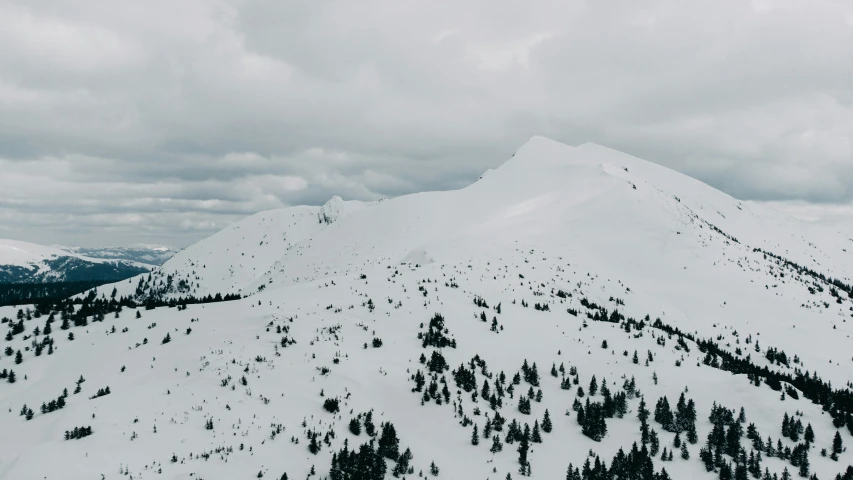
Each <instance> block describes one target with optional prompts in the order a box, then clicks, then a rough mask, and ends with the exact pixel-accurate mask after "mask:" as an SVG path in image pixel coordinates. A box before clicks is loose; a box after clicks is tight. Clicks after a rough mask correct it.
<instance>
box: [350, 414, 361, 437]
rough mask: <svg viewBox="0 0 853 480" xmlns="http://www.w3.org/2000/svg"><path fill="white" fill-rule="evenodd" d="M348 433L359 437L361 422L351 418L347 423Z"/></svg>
mask: <svg viewBox="0 0 853 480" xmlns="http://www.w3.org/2000/svg"><path fill="white" fill-rule="evenodd" d="M349 431H350V432H352V434H353V435H361V422H359V421H358V418H356V417H353V418H352V419H351V420H350V421H349Z"/></svg>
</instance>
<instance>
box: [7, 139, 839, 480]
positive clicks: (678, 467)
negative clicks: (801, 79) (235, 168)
mask: <svg viewBox="0 0 853 480" xmlns="http://www.w3.org/2000/svg"><path fill="white" fill-rule="evenodd" d="M851 271H853V241H851V240H850V239H849V238H847V237H846V236H843V235H838V234H837V233H836V232H834V231H831V230H824V229H821V228H820V227H816V226H813V225H809V226H808V227H806V226H805V225H804V224H802V223H800V222H798V221H796V220H793V219H791V218H788V217H786V216H785V215H783V214H780V213H778V212H776V211H774V210H770V209H768V208H765V207H762V206H761V205H756V204H753V203H750V202H743V201H739V200H737V199H734V198H732V197H730V196H728V195H726V194H723V193H721V192H719V191H717V190H715V189H713V188H711V187H709V186H708V185H705V184H703V183H701V182H698V181H696V180H694V179H691V178H689V177H686V176H684V175H682V174H679V173H677V172H674V171H671V170H668V169H666V168H663V167H660V166H658V165H655V164H653V163H649V162H646V161H643V160H640V159H637V158H634V157H631V156H629V155H625V154H622V153H620V152H616V151H613V150H610V149H607V148H604V147H601V146H598V145H591V144H587V145H582V146H579V147H569V146H566V145H562V144H559V143H557V142H553V141H551V140H548V139H545V138H541V137H534V138H533V139H531V140H530V141H529V142H527V143H526V144H525V145H524V146H522V147H521V148H520V149H519V150H518V151H517V152H516V153H515V155H513V157H512V158H511V159H510V160H509V161H507V162H506V163H505V164H504V165H502V166H501V167H499V168H497V169H495V170H493V171H490V172H488V173H487V174H485V175H483V176H482V177H481V178H480V179H479V180H478V181H477V182H475V183H474V184H472V185H470V186H468V187H466V188H464V189H461V190H457V191H448V192H427V193H419V194H415V195H408V196H403V197H398V198H394V199H390V200H385V201H382V202H376V203H370V204H366V203H361V202H344V201H342V200H341V199H339V198H335V199H332V200H331V201H330V202H329V203H328V204H326V205H324V206H323V207H295V208H288V209H283V210H274V211H269V212H262V213H259V214H257V215H254V216H252V217H249V218H247V219H245V220H243V221H241V222H238V223H236V224H234V225H232V226H231V227H229V228H227V229H225V230H223V231H222V232H219V233H218V234H216V235H214V236H212V237H210V238H208V239H206V240H203V241H201V242H199V243H198V244H196V245H193V246H191V247H188V248H186V249H184V250H182V251H181V252H179V253H177V254H176V255H175V256H174V257H173V258H171V259H170V260H168V261H167V262H165V263H164V264H163V265H162V266H160V267H157V268H156V269H154V270H153V271H152V272H151V273H150V274H148V273H146V274H143V275H140V276H139V277H136V278H131V279H127V280H124V281H121V282H118V283H116V284H114V285H108V286H102V287H99V288H98V289H96V290H93V291H91V292H89V293H88V294H87V295H81V296H79V297H78V298H77V299H76V302H77V303H76V304H74V307H73V308H69V306H68V304H62V305H57V306H55V307H54V308H53V309H45V308H42V309H41V310H34V311H31V312H27V311H20V312H18V311H17V310H16V309H13V308H3V307H0V317H4V316H5V317H8V320H4V324H5V325H7V326H8V327H9V334H8V335H7V337H6V338H7V340H6V342H5V343H4V348H5V347H6V346H8V348H5V350H4V352H5V354H3V355H0V372H2V371H3V370H2V369H8V370H9V372H6V373H5V377H4V381H5V382H6V383H0V415H2V416H3V417H2V425H4V426H5V427H6V428H5V432H7V434H6V435H4V436H3V437H0V480H3V479H28V478H33V479H35V478H38V479H43V478H48V479H59V478H63V479H64V478H81V479H82V478H103V479H111V478H135V479H142V478H170V479H186V480H189V479H194V480H195V479H207V480H210V479H220V478H222V479H232V478H247V479H248V478H271V479H276V480H278V479H281V478H292V479H297V478H318V479H321V478H331V479H333V480H337V479H343V478H351V479H378V478H392V474H393V476H397V477H400V478H416V477H418V478H419V477H421V476H426V477H432V476H437V477H438V478H449V479H470V478H476V479H492V480H498V479H507V478H516V479H518V478H521V477H522V476H531V477H533V478H542V479H553V478H569V479H570V480H573V479H575V478H585V479H599V478H601V479H603V478H608V479H612V478H626V479H627V478H643V479H645V478H649V479H663V478H673V479H683V478H708V479H713V478H747V476H749V477H755V478H760V477H762V476H764V475H765V470H766V477H765V478H771V479H772V478H774V475H776V477H775V478H785V477H784V475H786V473H785V471H786V470H787V472H788V473H787V475H793V476H796V475H800V474H803V475H805V476H806V477H808V476H810V475H814V476H816V477H817V478H821V479H824V480H825V479H832V478H843V479H844V480H850V479H852V478H853V468H849V469H848V465H850V464H851V463H853V453H851V452H849V451H847V449H846V445H849V444H850V443H851V442H853V437H851V436H852V435H853V390H851V388H853V384H851V383H850V382H851V378H853V358H851V357H853V354H851V352H853V340H851V337H850V335H851V333H852V332H851V330H853V328H851V326H853V307H851V305H853V287H851V286H850V285H851V283H853V282H851V279H850V276H851V273H850V272H851ZM111 292H115V296H114V298H111V297H113V295H112V293H111ZM217 293H219V294H221V295H226V294H240V295H241V296H243V298H242V299H240V300H234V301H225V302H209V303H193V304H188V305H184V304H183V302H186V301H187V299H188V298H189V297H192V298H193V299H194V301H197V300H199V299H200V297H204V296H207V295H211V296H213V295H215V294H217ZM177 299H181V302H178V305H176V308H166V307H162V308H153V307H154V306H156V305H160V304H164V303H168V302H169V300H172V301H173V302H174V301H175V300H177ZM142 303H148V304H149V306H150V307H152V309H148V310H146V309H143V308H139V307H137V306H136V305H138V304H142ZM190 303H192V302H190ZM173 306H174V305H173ZM51 310H53V311H54V313H53V315H51ZM36 327H38V329H39V331H38V332H36V331H35V328H36ZM48 332H49V333H48ZM18 352H21V354H20V356H19V355H18ZM18 360H20V361H18ZM549 364H550V365H549ZM11 371H14V372H15V376H14V378H15V381H14V382H13V383H9V381H8V380H9V378H10V376H11ZM64 389H67V391H68V393H67V394H66V393H64ZM42 404H43V407H39V405H42ZM60 404H61V406H60ZM741 407H743V409H742V410H741ZM646 408H647V409H648V410H651V412H648V411H646ZM66 438H67V439H66ZM407 448H408V449H409V450H408V451H409V452H410V453H411V456H410V455H408V454H406V453H405V452H406V451H407ZM706 448H707V450H706ZM822 451H824V453H825V455H824V453H822ZM673 452H674V455H673ZM45 458H50V459H53V461H51V462H45V461H44V459H45ZM587 462H588V463H587ZM570 465H571V467H570ZM567 470H568V473H567ZM836 474H838V475H839V477H836ZM756 475H757V476H756Z"/></svg>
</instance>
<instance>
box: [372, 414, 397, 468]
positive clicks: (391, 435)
mask: <svg viewBox="0 0 853 480" xmlns="http://www.w3.org/2000/svg"><path fill="white" fill-rule="evenodd" d="M376 453H377V454H378V455H379V456H382V457H385V458H389V459H391V460H396V459H397V457H399V456H400V440H399V439H398V438H397V431H396V429H394V425H393V424H392V423H391V422H385V423H383V424H382V435H380V437H379V447H378V448H377V449H376Z"/></svg>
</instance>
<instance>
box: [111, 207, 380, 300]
mask: <svg viewBox="0 0 853 480" xmlns="http://www.w3.org/2000/svg"><path fill="white" fill-rule="evenodd" d="M370 205H371V204H367V203H363V202H354V201H350V202H344V201H342V200H341V199H340V197H335V198H333V199H331V200H330V201H329V202H328V203H327V204H326V205H323V206H321V207H307V206H300V207H294V208H286V209H279V210H269V211H266V212H260V213H258V214H255V215H252V216H251V217H248V218H246V219H244V220H242V221H240V222H237V223H235V224H233V225H231V226H229V227H228V228H226V229H224V230H222V231H221V232H218V233H217V234H215V235H213V236H211V237H209V238H206V239H204V240H202V241H200V242H198V243H196V244H195V245H192V246H190V247H188V248H186V249H184V250H182V251H180V252H178V253H177V254H175V255H174V256H173V257H172V258H170V259H169V260H168V261H166V263H164V264H163V265H162V266H160V267H158V268H156V269H154V271H153V272H152V274H151V280H150V282H148V283H146V284H145V285H144V287H145V288H146V290H145V295H151V294H152V292H153V293H154V294H156V295H162V296H166V297H168V296H173V297H180V296H187V295H193V296H205V295H208V294H216V293H222V294H225V293H242V294H246V293H251V292H247V291H246V290H245V289H246V288H247V287H249V286H254V284H255V283H257V282H256V280H257V278H258V277H260V276H261V275H262V274H263V273H264V272H266V271H267V270H268V269H269V268H270V266H271V265H272V264H273V263H274V262H275V261H276V260H278V259H279V258H280V257H281V256H282V255H284V254H285V253H286V252H287V251H288V250H290V249H291V248H293V247H294V246H296V245H299V243H300V242H301V241H303V240H304V239H305V238H308V237H310V236H311V235H312V234H313V233H314V232H319V231H323V230H325V229H327V228H328V227H329V226H330V225H331V224H332V223H334V221H335V220H337V219H340V218H343V217H344V216H345V215H347V214H348V213H350V212H357V211H360V210H362V209H365V208H368V207H369V206H370ZM143 277H144V278H145V279H146V280H147V278H148V276H147V274H146V275H144V276H143ZM169 277H171V278H172V281H171V282H169V281H168V279H169ZM138 284H139V281H138V279H132V280H131V281H127V282H120V283H118V284H116V285H114V287H116V288H117V289H118V294H119V295H120V296H126V295H136V292H137V286H138ZM149 285H151V286H150V287H149ZM167 285H168V287H164V286H167ZM112 287H113V286H112V285H111V286H108V287H103V288H109V289H111V288H112Z"/></svg>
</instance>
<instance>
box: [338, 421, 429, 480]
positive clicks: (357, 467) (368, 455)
mask: <svg viewBox="0 0 853 480" xmlns="http://www.w3.org/2000/svg"><path fill="white" fill-rule="evenodd" d="M361 416H362V415H359V417H356V418H353V420H354V422H353V421H350V431H353V430H354V429H356V430H357V431H359V432H360V431H361V427H360V421H359V419H358V418H360V417H361ZM364 416H365V424H366V425H371V428H370V429H367V430H368V432H367V433H368V434H369V435H370V436H374V435H375V434H376V432H375V429H373V428H372V425H373V423H372V414H371V412H368V413H367V414H364ZM355 425H358V427H355ZM381 431H382V432H381V434H380V435H379V440H378V441H375V440H374V439H371V440H370V441H369V442H366V443H364V444H362V445H361V446H360V447H359V449H358V450H357V451H356V450H350V449H349V441H348V440H346V439H345V440H344V446H343V448H342V449H341V450H340V451H339V452H336V453H334V454H332V465H331V468H330V470H329V478H330V479H331V480H381V479H384V478H385V474H386V471H387V465H386V463H385V460H386V459H389V460H391V461H394V462H396V465H395V466H394V469H393V471H392V474H393V475H394V476H395V477H399V476H400V475H405V474H411V473H414V468H413V467H412V466H411V465H410V462H411V460H412V459H413V458H414V456H413V455H412V452H411V450H409V449H408V448H406V450H405V451H404V452H402V453H400V439H399V438H397V431H396V429H395V428H394V425H393V424H392V423H391V422H385V423H383V424H382V425H381ZM371 432H372V433H371ZM354 433H355V432H354ZM433 465H434V464H433ZM435 470H436V474H437V473H438V467H435Z"/></svg>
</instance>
